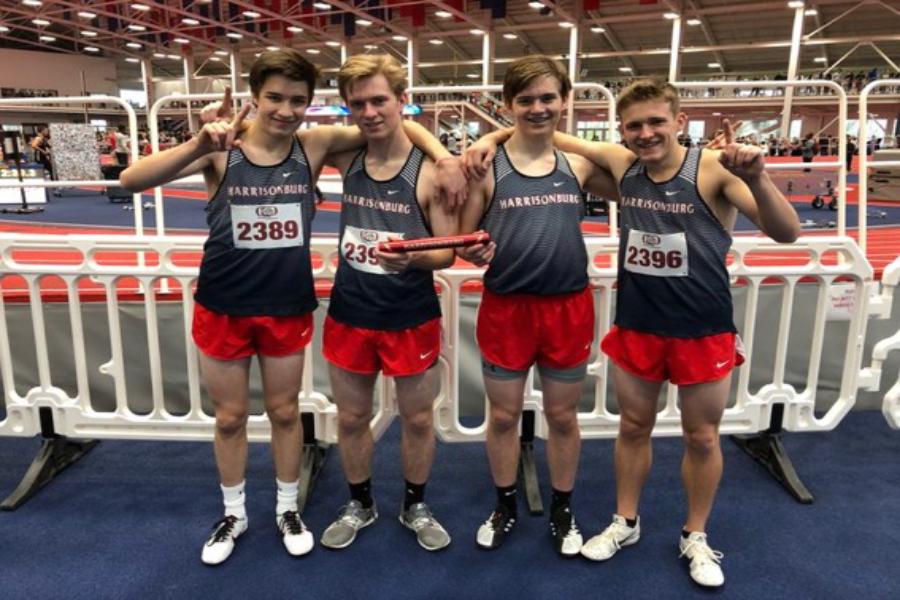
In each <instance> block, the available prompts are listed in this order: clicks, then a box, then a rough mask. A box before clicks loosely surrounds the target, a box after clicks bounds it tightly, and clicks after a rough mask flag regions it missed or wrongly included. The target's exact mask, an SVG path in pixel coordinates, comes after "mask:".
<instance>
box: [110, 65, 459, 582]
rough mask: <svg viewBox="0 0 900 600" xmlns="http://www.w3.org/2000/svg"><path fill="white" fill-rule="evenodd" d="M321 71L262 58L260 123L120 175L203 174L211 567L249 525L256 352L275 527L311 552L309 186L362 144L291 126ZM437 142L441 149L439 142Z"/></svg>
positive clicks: (213, 129) (335, 131) (164, 178)
mask: <svg viewBox="0 0 900 600" xmlns="http://www.w3.org/2000/svg"><path fill="white" fill-rule="evenodd" d="M317 75H318V71H317V69H316V68H315V67H314V66H313V65H312V64H310V63H309V62H308V61H307V60H306V59H304V58H303V57H302V56H301V55H300V54H299V53H298V52H296V51H294V50H289V49H284V50H278V51H275V52H267V53H264V54H263V55H262V56H261V57H260V58H259V59H258V60H257V61H256V62H255V63H254V65H253V67H252V69H251V72H250V89H251V96H252V105H253V106H254V107H255V109H256V118H255V119H254V120H253V121H252V123H251V124H250V125H249V126H247V125H246V124H245V123H244V118H245V117H246V115H247V113H248V111H249V109H250V107H251V104H247V105H245V106H244V108H243V109H242V110H241V112H240V113H239V114H238V115H237V116H236V117H234V118H233V119H232V118H225V119H221V120H219V121H216V122H212V123H207V124H206V125H204V127H203V129H202V130H201V131H200V133H199V134H198V136H197V137H195V138H194V139H192V140H190V141H189V142H186V143H184V144H182V145H180V146H178V147H176V148H173V149H171V150H168V151H166V152H161V153H159V154H155V155H153V156H149V157H147V158H144V159H142V160H141V161H139V162H138V163H137V164H136V165H133V166H132V167H131V168H129V169H128V170H126V171H125V172H124V173H123V174H122V182H123V185H124V186H125V187H126V188H127V189H129V190H131V191H141V190H145V189H148V188H151V187H154V186H157V185H162V184H164V183H167V182H169V181H172V180H175V179H178V178H181V177H186V176H188V175H192V174H194V173H201V172H202V173H203V176H204V179H205V181H206V185H207V190H208V193H209V196H210V202H209V204H208V205H207V213H208V214H207V222H208V224H209V226H210V234H209V239H208V240H207V242H206V245H205V246H204V253H203V261H202V263H201V266H200V277H199V279H198V283H197V292H196V295H195V306H194V320H193V327H192V330H193V331H192V332H193V337H194V341H195V342H196V344H197V346H198V348H199V349H200V351H201V357H200V359H201V367H202V371H203V378H204V383H205V385H206V388H207V390H208V391H209V394H210V396H211V397H212V399H213V403H214V407H215V413H216V431H215V455H216V464H217V467H218V471H219V476H220V480H221V487H222V494H223V502H224V506H225V516H224V518H222V519H221V520H220V521H219V522H217V523H216V525H215V527H214V528H213V532H212V534H211V536H210V538H209V539H208V541H207V542H206V544H205V545H204V547H203V552H202V559H203V562H205V563H207V564H218V563H221V562H222V561H224V560H225V559H227V558H228V556H230V554H231V552H232V550H233V549H234V544H235V540H236V539H237V538H238V537H239V536H240V535H241V534H242V533H243V532H244V531H245V530H246V528H247V524H248V521H247V511H246V508H245V502H244V472H245V470H246V463H247V431H246V425H247V419H248V416H249V390H248V385H249V372H250V359H251V357H252V356H253V355H254V354H256V355H257V356H258V360H259V363H260V370H261V373H262V383H263V390H264V403H265V410H266V414H267V415H268V418H269V421H270V423H271V426H272V452H273V456H274V462H275V471H276V478H277V481H276V483H277V486H278V495H277V498H278V500H277V505H276V523H277V525H278V528H279V530H280V531H281V534H282V536H283V540H284V544H285V547H286V548H287V550H288V552H289V553H290V554H292V555H295V556H299V555H302V554H305V553H307V552H309V551H310V550H311V549H312V547H313V537H312V534H311V533H310V532H309V531H308V530H307V529H306V527H305V525H304V524H303V521H302V520H301V519H300V516H299V514H298V510H297V495H298V480H299V470H300V450H301V443H302V425H301V422H300V415H299V406H298V402H297V400H298V394H299V391H300V385H301V381H302V372H303V358H304V348H305V347H306V345H307V344H308V343H309V341H310V340H311V338H312V331H313V320H312V311H313V310H315V308H316V306H317V304H318V302H317V300H316V295H315V289H314V286H313V276H312V266H311V262H310V253H309V239H310V234H311V226H310V223H311V220H312V218H313V215H314V214H315V198H314V194H313V190H314V185H315V177H316V176H317V175H318V172H319V170H320V169H321V166H322V164H323V161H324V158H325V156H326V155H327V154H329V153H340V152H343V151H346V150H348V149H351V148H355V147H359V146H361V145H362V137H361V136H360V134H359V131H358V130H356V129H355V128H336V127H318V128H315V129H312V130H306V131H298V128H299V127H300V124H301V123H302V122H303V118H304V116H305V113H306V109H307V107H308V106H309V102H310V100H311V98H312V94H313V91H314V88H315V82H316V77H317ZM226 97H227V94H226ZM226 104H227V102H226ZM226 110H227V109H226ZM434 144H435V145H436V146H437V147H438V149H439V151H442V152H444V151H443V149H442V148H440V144H439V142H437V141H436V140H434Z"/></svg>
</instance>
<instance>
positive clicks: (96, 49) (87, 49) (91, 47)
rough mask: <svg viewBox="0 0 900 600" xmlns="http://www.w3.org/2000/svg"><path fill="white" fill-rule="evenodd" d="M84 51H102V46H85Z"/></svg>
mask: <svg viewBox="0 0 900 600" xmlns="http://www.w3.org/2000/svg"><path fill="white" fill-rule="evenodd" d="M84 51H85V52H100V48H97V47H95V46H85V47H84Z"/></svg>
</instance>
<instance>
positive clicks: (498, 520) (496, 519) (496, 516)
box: [484, 510, 516, 531]
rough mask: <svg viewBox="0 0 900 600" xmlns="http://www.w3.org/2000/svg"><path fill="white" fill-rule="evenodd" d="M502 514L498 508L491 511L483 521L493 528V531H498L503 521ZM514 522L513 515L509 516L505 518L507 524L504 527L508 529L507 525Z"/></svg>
mask: <svg viewBox="0 0 900 600" xmlns="http://www.w3.org/2000/svg"><path fill="white" fill-rule="evenodd" d="M504 518H505V517H504V515H503V513H502V512H500V511H499V510H495V511H494V512H492V513H491V516H490V517H488V520H487V521H485V522H484V524H485V525H487V526H488V527H490V528H491V529H493V530H494V531H499V529H500V525H501V524H502V523H503V519H504ZM515 522H516V518H515V517H509V518H508V519H507V524H506V527H505V528H504V529H508V528H509V526H510V525H511V524H513V523H515Z"/></svg>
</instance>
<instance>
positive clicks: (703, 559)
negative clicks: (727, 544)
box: [678, 533, 725, 587]
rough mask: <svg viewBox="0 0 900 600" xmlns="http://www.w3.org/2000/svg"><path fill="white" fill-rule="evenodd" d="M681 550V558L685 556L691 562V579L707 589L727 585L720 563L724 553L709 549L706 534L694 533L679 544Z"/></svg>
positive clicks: (683, 538) (682, 539)
mask: <svg viewBox="0 0 900 600" xmlns="http://www.w3.org/2000/svg"><path fill="white" fill-rule="evenodd" d="M678 547H679V549H680V550H681V554H680V555H679V558H680V557H682V556H685V557H687V558H688V560H690V561H691V579H693V580H694V581H696V582H697V583H698V584H700V585H703V586H706V587H719V586H720V585H722V584H723V583H725V574H724V573H722V567H721V566H719V563H720V562H721V561H722V556H723V555H722V553H721V552H717V551H715V550H713V549H712V548H710V547H709V544H707V543H706V534H705V533H692V534H690V535H689V536H688V537H687V538H685V537H682V538H681V539H680V540H679V542H678Z"/></svg>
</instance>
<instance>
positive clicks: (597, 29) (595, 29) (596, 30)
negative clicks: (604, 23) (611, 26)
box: [591, 27, 606, 33]
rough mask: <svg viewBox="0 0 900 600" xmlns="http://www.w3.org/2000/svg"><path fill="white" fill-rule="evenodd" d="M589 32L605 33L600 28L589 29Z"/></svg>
mask: <svg viewBox="0 0 900 600" xmlns="http://www.w3.org/2000/svg"><path fill="white" fill-rule="evenodd" d="M591 31H593V32H594V33H605V32H606V30H605V29H603V28H602V27H591Z"/></svg>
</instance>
